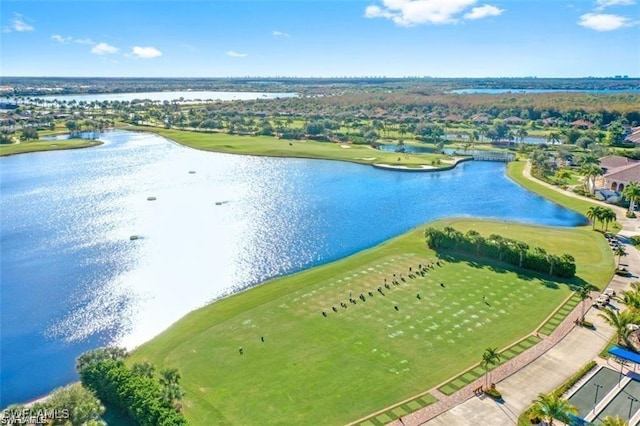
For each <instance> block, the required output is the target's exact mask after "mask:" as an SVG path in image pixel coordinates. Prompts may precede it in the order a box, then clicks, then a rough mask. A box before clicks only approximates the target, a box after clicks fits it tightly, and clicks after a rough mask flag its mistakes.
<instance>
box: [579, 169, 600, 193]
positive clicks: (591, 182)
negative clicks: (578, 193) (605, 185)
mask: <svg viewBox="0 0 640 426" xmlns="http://www.w3.org/2000/svg"><path fill="white" fill-rule="evenodd" d="M580 174H581V175H583V176H584V177H585V179H586V180H585V186H586V189H587V190H588V191H589V193H590V194H594V193H595V190H596V177H597V176H600V175H601V174H602V168H601V167H600V166H598V165H595V164H582V166H580Z"/></svg>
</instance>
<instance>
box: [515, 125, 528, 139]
mask: <svg viewBox="0 0 640 426" xmlns="http://www.w3.org/2000/svg"><path fill="white" fill-rule="evenodd" d="M528 135H529V133H528V132H527V130H526V129H525V128H524V127H520V128H519V129H518V132H517V133H516V136H518V138H519V139H520V143H522V142H524V138H526V137H527V136H528Z"/></svg>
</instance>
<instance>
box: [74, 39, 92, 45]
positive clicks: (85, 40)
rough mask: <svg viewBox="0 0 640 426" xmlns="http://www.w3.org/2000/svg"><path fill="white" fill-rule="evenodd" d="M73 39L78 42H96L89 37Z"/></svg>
mask: <svg viewBox="0 0 640 426" xmlns="http://www.w3.org/2000/svg"><path fill="white" fill-rule="evenodd" d="M73 41H74V42H76V43H78V44H96V42H95V41H93V40H91V39H90V38H77V39H75V40H73Z"/></svg>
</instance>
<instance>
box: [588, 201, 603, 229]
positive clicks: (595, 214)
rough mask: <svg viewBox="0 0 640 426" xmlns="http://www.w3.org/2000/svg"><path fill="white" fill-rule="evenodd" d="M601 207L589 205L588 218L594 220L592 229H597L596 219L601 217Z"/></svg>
mask: <svg viewBox="0 0 640 426" xmlns="http://www.w3.org/2000/svg"><path fill="white" fill-rule="evenodd" d="M600 209H601V207H600V206H592V207H589V210H587V219H589V220H590V221H591V222H592V226H591V229H592V230H595V229H596V221H597V220H598V219H599V218H600Z"/></svg>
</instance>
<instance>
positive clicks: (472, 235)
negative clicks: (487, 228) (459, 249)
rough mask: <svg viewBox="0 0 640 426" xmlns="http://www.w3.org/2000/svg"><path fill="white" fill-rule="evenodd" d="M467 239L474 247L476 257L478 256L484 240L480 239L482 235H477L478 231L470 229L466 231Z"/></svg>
mask: <svg viewBox="0 0 640 426" xmlns="http://www.w3.org/2000/svg"><path fill="white" fill-rule="evenodd" d="M467 238H468V239H469V241H470V242H471V243H472V244H474V245H475V246H476V255H477V256H479V255H480V246H481V245H482V243H483V242H484V238H483V237H482V235H480V233H478V231H476V230H474V229H470V230H469V231H467Z"/></svg>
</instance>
